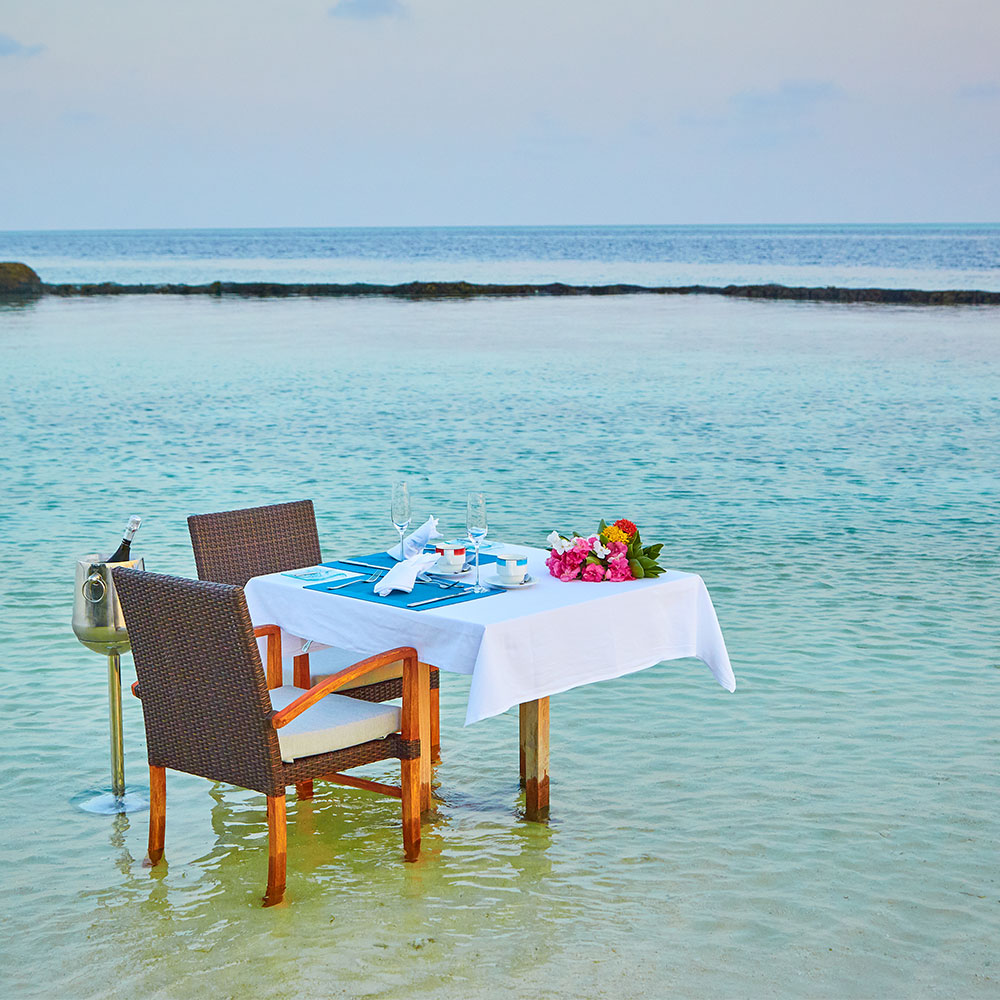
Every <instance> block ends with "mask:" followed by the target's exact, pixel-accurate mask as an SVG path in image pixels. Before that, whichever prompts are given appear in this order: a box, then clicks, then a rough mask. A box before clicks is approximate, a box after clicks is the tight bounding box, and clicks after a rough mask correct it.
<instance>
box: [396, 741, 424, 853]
mask: <svg viewBox="0 0 1000 1000" xmlns="http://www.w3.org/2000/svg"><path fill="white" fill-rule="evenodd" d="M399 763H400V784H401V785H402V792H403V854H404V856H405V858H406V860H407V861H416V860H417V858H419V857H420V761H419V760H402V761H400V762H399Z"/></svg>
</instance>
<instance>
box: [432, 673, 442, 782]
mask: <svg viewBox="0 0 1000 1000" xmlns="http://www.w3.org/2000/svg"><path fill="white" fill-rule="evenodd" d="M434 673H436V674H438V675H439V676H440V671H438V670H435V671H434ZM431 760H432V761H433V762H434V763H435V764H440V763H441V691H440V690H439V689H438V688H436V687H432V688H431Z"/></svg>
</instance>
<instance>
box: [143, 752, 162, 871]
mask: <svg viewBox="0 0 1000 1000" xmlns="http://www.w3.org/2000/svg"><path fill="white" fill-rule="evenodd" d="M166 826H167V769H166V768H164V767H153V765H152V764H150V765H149V850H148V853H147V854H146V860H145V862H144V863H145V864H146V866H147V867H152V866H153V865H155V864H157V863H158V862H159V861H160V859H161V858H162V857H163V840H164V837H165V835H166Z"/></svg>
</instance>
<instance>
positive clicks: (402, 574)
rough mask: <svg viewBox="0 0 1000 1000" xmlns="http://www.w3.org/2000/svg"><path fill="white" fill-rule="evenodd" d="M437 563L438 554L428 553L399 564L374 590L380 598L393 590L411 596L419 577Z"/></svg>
mask: <svg viewBox="0 0 1000 1000" xmlns="http://www.w3.org/2000/svg"><path fill="white" fill-rule="evenodd" d="M421 548H423V546H421ZM437 561H438V554H437V553H436V552H428V553H427V554H426V555H416V556H413V557H412V558H410V559H406V560H404V561H403V562H401V563H397V564H396V565H395V566H393V567H392V569H391V570H389V572H388V573H386V574H385V576H383V577H382V579H381V580H379V581H378V582H377V583H376V584H375V585H374V587H372V590H374V591H375V593H376V594H378V595H379V597H385V596H386V594H388V593H390V592H391V591H393V590H402V591H403V592H404V593H407V594H409V593H410V592H411V591H412V590H413V585H414V583H416V582H417V577H418V576H419V575H420V574H421V573H425V572H426V571H427V570H429V569H430V568H431V567H432V566H433V565H434V564H435V563H436V562H437Z"/></svg>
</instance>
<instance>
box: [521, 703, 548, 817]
mask: <svg viewBox="0 0 1000 1000" xmlns="http://www.w3.org/2000/svg"><path fill="white" fill-rule="evenodd" d="M519 717H520V725H521V753H522V754H523V759H524V790H525V815H526V816H527V818H528V819H530V820H535V821H542V820H545V819H547V818H548V815H549V699H548V698H539V699H538V701H527V702H524V703H523V704H522V705H521V708H520V713H519Z"/></svg>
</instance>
